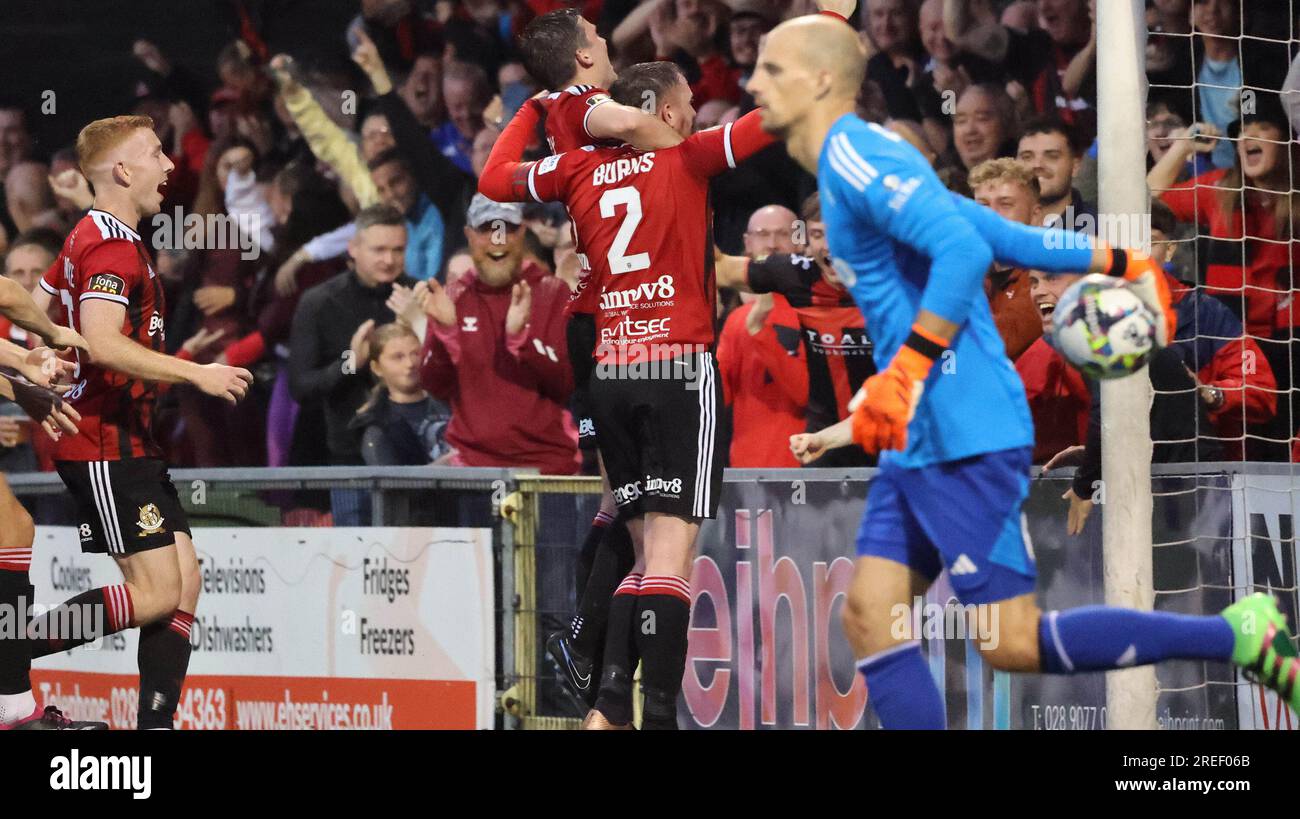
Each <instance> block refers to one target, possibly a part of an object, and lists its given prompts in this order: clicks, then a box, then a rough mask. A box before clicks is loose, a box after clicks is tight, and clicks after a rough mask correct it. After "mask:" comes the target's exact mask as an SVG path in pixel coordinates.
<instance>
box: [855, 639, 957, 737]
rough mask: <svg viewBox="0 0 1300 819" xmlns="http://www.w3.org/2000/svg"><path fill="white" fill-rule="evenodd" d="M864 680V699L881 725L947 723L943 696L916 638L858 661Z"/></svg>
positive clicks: (919, 726)
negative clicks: (865, 690)
mask: <svg viewBox="0 0 1300 819" xmlns="http://www.w3.org/2000/svg"><path fill="white" fill-rule="evenodd" d="M858 671H860V672H862V676H863V677H864V678H866V681H867V702H869V703H871V707H872V708H874V709H875V710H876V716H877V717H879V718H880V727H882V728H891V729H911V730H930V731H942V730H943V729H944V728H946V727H947V719H946V717H945V715H944V709H943V699H942V698H940V696H939V688H938V686H936V685H935V684H934V678H933V677H931V676H930V669H929V667H928V666H927V665H926V662H925V658H924V657H923V656H921V644H920V643H919V642H911V643H903V644H902V645H899V646H895V647H894V648H890V649H886V650H885V651H882V652H880V653H878V654H873V655H871V656H870V657H867V658H866V659H863V660H859V661H858Z"/></svg>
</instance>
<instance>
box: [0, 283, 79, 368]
mask: <svg viewBox="0 0 1300 819" xmlns="http://www.w3.org/2000/svg"><path fill="white" fill-rule="evenodd" d="M43 301H45V302H46V303H48V301H49V300H48V298H46V299H43ZM0 314H3V315H4V316H5V318H7V319H9V320H10V321H12V322H13V323H14V324H17V325H18V326H19V327H21V328H23V329H24V330H26V331H27V332H29V333H35V334H36V335H38V336H40V337H41V339H42V340H44V341H45V343H46V344H48V345H49V346H51V347H54V348H55V349H59V350H63V349H67V348H68V347H76V348H78V349H81V350H85V349H87V347H86V340H85V339H84V338H82V337H81V336H80V335H79V334H78V333H77V332H76V331H75V330H71V329H69V328H67V327H60V326H59V325H57V324H55V323H54V322H52V321H50V317H49V316H47V315H46V314H45V310H44V309H42V307H40V306H38V305H37V303H36V302H35V301H34V300H33V299H32V296H31V294H30V293H28V292H27V291H26V290H24V289H23V286H22V285H20V284H19V283H18V282H16V281H14V280H13V279H10V278H0Z"/></svg>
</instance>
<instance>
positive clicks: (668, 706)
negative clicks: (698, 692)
mask: <svg viewBox="0 0 1300 819" xmlns="http://www.w3.org/2000/svg"><path fill="white" fill-rule="evenodd" d="M690 620H691V587H690V584H689V583H687V582H686V580H684V579H682V578H680V577H676V576H675V575H662V574H661V575H646V577H645V578H644V579H642V581H641V593H640V594H639V595H638V596H637V609H636V632H635V634H636V645H637V648H638V649H639V650H640V652H641V694H642V695H643V696H644V697H645V703H644V706H643V709H642V712H641V729H642V730H643V731H653V730H661V731H675V730H677V695H678V694H679V693H680V692H681V689H682V675H683V674H684V673H685V672H686V632H687V628H688V627H689V626H690Z"/></svg>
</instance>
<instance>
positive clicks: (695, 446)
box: [479, 62, 772, 729]
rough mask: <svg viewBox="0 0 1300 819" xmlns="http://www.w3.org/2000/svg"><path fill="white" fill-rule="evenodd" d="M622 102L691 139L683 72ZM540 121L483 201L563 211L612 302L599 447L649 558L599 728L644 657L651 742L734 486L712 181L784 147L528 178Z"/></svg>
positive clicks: (616, 636)
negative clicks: (724, 425) (727, 489)
mask: <svg viewBox="0 0 1300 819" xmlns="http://www.w3.org/2000/svg"><path fill="white" fill-rule="evenodd" d="M611 94H612V95H613V97H614V99H615V100H618V101H622V102H625V103H626V102H628V101H636V100H647V99H652V100H655V102H656V108H655V112H656V114H657V115H658V116H659V117H660V118H661V119H662V120H663V121H664V122H665V123H667V124H668V125H670V126H672V127H673V128H675V129H677V131H678V132H679V133H680V134H682V135H683V136H684V135H686V134H688V133H690V131H691V126H692V124H693V122H694V119H695V110H694V108H692V106H691V90H690V86H689V85H687V83H686V79H685V77H683V76H682V74H681V72H680V71H679V70H678V69H677V67H676V66H674V65H673V64H672V63H666V62H658V63H642V64H640V65H635V66H632V67H631V68H629V69H627V70H626V71H625V72H624V73H623V75H622V76H621V77H620V78H619V79H618V81H617V82H615V84H614V87H613V88H612V89H611ZM538 109H539V106H538V105H536V104H533V105H526V106H524V108H522V109H521V110H520V113H519V114H518V115H516V117H515V118H514V120H512V121H511V123H510V126H509V127H508V128H507V129H506V131H505V132H504V133H503V134H502V135H501V137H500V138H499V139H498V141H497V144H496V146H495V147H494V148H493V150H492V156H491V157H490V158H489V160H488V164H487V167H486V168H485V169H484V172H483V176H482V177H481V178H480V180H479V189H480V190H481V191H482V192H483V193H485V194H486V195H487V196H489V197H491V198H495V199H519V198H523V197H525V196H527V197H530V198H532V199H535V200H536V201H539V202H543V201H563V202H564V203H565V205H566V206H567V207H568V209H569V214H570V216H571V218H572V219H573V221H574V225H575V227H576V229H577V233H578V235H579V236H581V237H582V239H583V241H584V243H585V246H586V248H587V255H588V260H589V262H590V263H591V266H592V279H591V284H590V285H588V287H589V288H591V292H593V293H595V294H596V295H597V296H598V298H599V300H598V302H597V304H596V309H597V313H596V330H597V333H598V341H597V346H596V362H597V364H596V373H595V375H594V376H593V379H592V381H591V393H592V396H591V397H592V403H593V405H594V407H593V409H594V415H595V417H596V423H597V427H598V428H599V429H600V437H599V439H598V445H599V447H600V451H601V455H602V456H603V458H604V462H605V467H606V469H607V470H608V473H609V480H610V483H611V485H612V486H613V487H614V499H615V501H616V502H617V503H618V506H619V509H620V512H622V513H623V514H624V515H625V516H626V517H627V518H628V520H629V528H630V529H631V531H632V533H633V539H634V541H637V540H639V541H641V542H643V543H644V554H643V555H642V554H639V555H638V559H637V563H636V565H635V566H634V567H633V569H632V572H631V573H630V574H629V575H628V576H627V577H626V578H625V579H624V580H623V582H622V584H620V586H619V590H618V593H617V594H615V595H614V600H613V601H612V602H611V604H610V614H609V626H608V639H607V640H606V643H605V655H604V671H603V673H602V677H601V683H600V693H599V695H598V697H597V701H596V706H595V708H594V709H593V710H592V712H591V713H590V714H589V715H588V720H587V725H588V727H605V726H606V725H614V726H618V725H625V724H627V723H628V722H629V721H630V719H631V671H632V669H633V668H635V666H636V663H635V660H634V659H633V655H632V654H631V653H630V650H631V649H632V648H633V647H634V648H635V649H636V651H637V652H638V653H639V654H640V657H641V662H642V693H643V694H644V696H645V710H644V714H643V719H642V726H643V727H644V728H659V729H673V728H675V727H676V724H677V695H678V692H679V691H680V689H681V681H682V674H683V671H684V668H685V662H686V631H687V625H688V622H689V618H690V600H691V598H690V587H689V582H688V578H689V577H690V574H691V566H692V560H693V549H694V544H695V536H696V534H697V533H698V531H699V521H700V519H701V518H706V517H713V515H714V514H715V512H716V510H717V505H718V492H719V489H720V485H721V480H722V463H721V455H722V453H721V452H720V451H719V449H718V447H717V446H716V439H717V432H718V427H717V425H718V407H717V404H718V402H717V395H718V380H717V364H716V363H715V362H714V360H713V353H712V345H713V341H714V334H713V322H714V310H715V307H714V301H715V293H716V291H715V288H714V282H713V269H712V259H713V254H712V240H711V237H710V235H709V234H710V229H709V224H710V213H709V203H708V181H709V179H710V178H711V177H713V176H715V175H717V174H718V173H721V172H722V171H723V170H725V169H726V168H727V167H735V164H736V163H737V162H738V161H741V160H743V159H745V158H747V157H749V156H751V155H752V154H754V153H756V152H758V151H759V150H761V149H762V148H765V147H767V146H768V145H769V144H771V142H772V139H771V138H770V137H768V136H766V135H765V134H763V133H762V131H761V130H760V129H759V123H758V118H757V114H750V115H748V116H745V117H742V118H741V119H740V120H739V121H738V122H736V123H735V125H734V126H732V125H728V126H726V127H725V128H717V129H713V130H710V131H702V132H700V133H698V134H695V135H694V136H691V137H690V138H688V139H686V140H685V141H683V142H682V143H681V144H679V145H677V146H675V147H672V148H668V149H665V150H659V151H649V152H642V151H638V150H636V149H635V148H632V147H630V146H626V145H625V146H620V147H606V148H596V147H592V146H588V147H586V148H584V149H582V150H577V151H569V152H566V153H563V154H559V155H556V156H550V157H547V158H546V159H544V160H542V161H540V162H527V163H522V164H521V163H518V162H517V160H518V158H519V157H520V156H521V154H522V151H523V146H524V144H526V142H527V139H528V135H529V134H530V133H531V131H532V129H534V128H535V127H536V122H537V119H538V118H539V116H540V113H541V112H540V111H539V110H538ZM647 369H648V371H649V373H651V375H650V376H649V377H647V375H646V374H645V373H646V372H647ZM648 624H653V626H652V627H651V626H650V625H648ZM629 634H632V635H633V637H632V640H631V645H629V641H628V639H627V635H629Z"/></svg>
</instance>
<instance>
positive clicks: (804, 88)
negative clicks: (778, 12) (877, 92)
mask: <svg viewBox="0 0 1300 819" xmlns="http://www.w3.org/2000/svg"><path fill="white" fill-rule="evenodd" d="M866 66H867V62H866V53H865V51H864V49H863V47H862V43H861V42H860V41H859V40H858V36H857V33H856V32H855V31H854V30H853V29H852V28H850V27H849V26H847V25H845V24H844V23H843V22H842V21H840V20H836V19H834V18H832V17H829V16H826V15H806V16H803V17H796V18H794V19H793V20H787V21H786V22H784V23H782V24H781V25H779V26H777V27H776V28H774V29H772V31H771V32H770V33H769V34H768V35H767V39H766V41H765V42H764V44H763V50H762V52H761V53H760V54H759V56H758V65H757V66H756V67H755V70H754V75H753V77H752V78H751V79H750V82H749V85H748V86H747V88H748V90H749V92H750V93H751V94H753V95H754V101H755V102H756V103H757V104H758V106H759V107H760V108H762V109H763V128H764V129H765V130H767V131H769V132H771V133H788V132H789V130H790V129H791V128H792V127H794V126H795V125H797V123H798V122H800V121H801V120H803V119H805V118H807V117H808V116H809V115H810V114H814V113H815V112H816V111H817V110H818V109H834V110H840V109H843V108H845V107H846V106H847V107H848V109H849V110H852V107H853V102H854V100H856V99H857V95H858V90H859V89H860V88H861V87H862V79H863V77H864V76H865V75H866Z"/></svg>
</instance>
